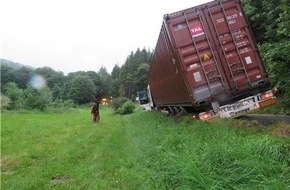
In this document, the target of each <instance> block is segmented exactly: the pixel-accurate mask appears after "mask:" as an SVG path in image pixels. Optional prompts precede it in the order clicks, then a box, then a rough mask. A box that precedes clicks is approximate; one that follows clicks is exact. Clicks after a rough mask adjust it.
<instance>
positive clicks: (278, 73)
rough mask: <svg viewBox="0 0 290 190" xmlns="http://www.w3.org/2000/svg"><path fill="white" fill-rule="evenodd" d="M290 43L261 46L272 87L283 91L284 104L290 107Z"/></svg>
mask: <svg viewBox="0 0 290 190" xmlns="http://www.w3.org/2000/svg"><path fill="white" fill-rule="evenodd" d="M289 48H290V42H289V41H287V42H281V43H272V44H270V43H265V44H262V45H260V49H261V53H262V55H263V57H264V59H265V60H266V67H267V71H268V73H269V75H270V77H271V83H272V86H273V87H274V86H279V87H280V88H281V89H282V93H283V97H284V100H283V101H284V103H286V105H287V106H289V105H290V75H289V73H290V54H289Z"/></svg>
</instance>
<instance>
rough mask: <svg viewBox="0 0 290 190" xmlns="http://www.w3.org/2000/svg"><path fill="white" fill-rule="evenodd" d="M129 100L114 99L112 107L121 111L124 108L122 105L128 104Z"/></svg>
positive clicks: (124, 98)
mask: <svg viewBox="0 0 290 190" xmlns="http://www.w3.org/2000/svg"><path fill="white" fill-rule="evenodd" d="M128 100H129V99H128V98H126V97H118V98H115V99H113V101H112V102H111V103H110V106H111V107H112V108H113V109H114V110H115V111H117V110H118V109H120V108H121V107H122V105H123V104H124V103H125V102H127V101H128Z"/></svg>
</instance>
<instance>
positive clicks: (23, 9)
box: [0, 0, 210, 74]
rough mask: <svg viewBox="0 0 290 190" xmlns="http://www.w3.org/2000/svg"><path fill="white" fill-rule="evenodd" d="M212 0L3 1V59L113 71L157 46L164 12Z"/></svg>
mask: <svg viewBox="0 0 290 190" xmlns="http://www.w3.org/2000/svg"><path fill="white" fill-rule="evenodd" d="M208 1H210V0H166V1H165V0H105V1H99V0H0V7H1V11H0V23H1V25H0V58H4V59H8V60H11V61H14V62H19V63H22V64H25V65H30V66H32V67H35V68H37V67H44V66H48V67H51V68H52V69H54V70H56V71H62V72H64V73H65V74H67V73H69V72H76V71H79V70H81V71H89V70H91V71H98V70H99V69H100V67H101V66H104V67H106V68H107V70H108V72H111V70H112V68H113V67H114V65H115V64H118V65H119V66H121V65H123V64H124V62H125V60H126V58H127V56H128V55H129V54H130V52H131V51H136V50H137V48H138V47H139V48H141V49H142V48H143V47H145V48H146V49H151V50H153V49H154V48H155V45H156V41H157V37H158V35H159V31H160V28H161V23H162V18H163V15H164V14H167V13H172V12H176V11H179V10H182V9H185V8H189V7H192V6H195V5H199V4H202V3H205V2H208Z"/></svg>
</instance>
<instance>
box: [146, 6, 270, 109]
mask: <svg viewBox="0 0 290 190" xmlns="http://www.w3.org/2000/svg"><path fill="white" fill-rule="evenodd" d="M148 83H149V86H150V92H151V96H152V97H151V98H152V99H153V101H154V104H155V106H156V107H158V108H160V109H167V108H168V109H170V110H171V109H172V108H180V109H182V110H185V111H194V110H204V111H206V110H209V109H211V108H214V112H215V113H216V112H218V111H217V110H218V108H220V106H223V105H227V104H231V103H234V102H237V101H239V100H242V99H245V98H248V97H250V96H257V95H258V94H259V93H263V92H266V91H267V90H269V78H268V76H267V73H266V70H265V66H264V63H263V60H262V58H261V56H260V54H259V51H258V48H257V44H256V42H255V39H254V36H253V33H252V30H251V28H250V24H249V22H248V20H247V18H246V15H245V13H244V11H243V9H242V5H241V2H240V1H239V0H217V1H212V2H209V3H206V4H202V5H199V6H196V7H192V8H188V9H185V10H182V11H178V12H175V13H172V14H166V15H164V19H163V23H162V27H161V31H160V34H159V37H158V40H157V45H156V47H155V50H154V55H153V58H152V62H151V66H150V70H149V74H148ZM216 106H217V107H218V108H215V107H216Z"/></svg>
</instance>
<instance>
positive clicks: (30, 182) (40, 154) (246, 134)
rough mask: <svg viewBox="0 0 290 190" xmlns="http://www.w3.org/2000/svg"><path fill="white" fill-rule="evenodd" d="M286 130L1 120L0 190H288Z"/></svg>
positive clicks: (145, 115)
mask: <svg viewBox="0 0 290 190" xmlns="http://www.w3.org/2000/svg"><path fill="white" fill-rule="evenodd" d="M289 131H290V126H289V125H287V124H283V123H278V124H275V125H273V126H262V125H260V124H259V123H257V122H253V121H251V122H249V121H241V120H234V119H226V120H219V121H216V122H210V123H209V122H201V121H194V120H192V119H191V118H189V117H183V118H172V117H169V116H166V115H163V114H161V113H157V112H145V111H135V112H134V113H133V114H130V115H122V116H121V115H116V114H114V113H113V111H112V110H111V109H109V108H106V107H102V108H101V121H100V123H97V124H94V123H92V122H91V115H90V110H89V108H79V109H75V110H73V111H72V112H70V113H59V114H55V113H2V114H1V189H3V190H4V189H5V190H7V189H13V190H15V189H19V190H22V189H82V190H83V189H126V190H127V189H132V190H136V189H138V190H139V189H254V190H256V189H290V138H289V133H288V132H289Z"/></svg>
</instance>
